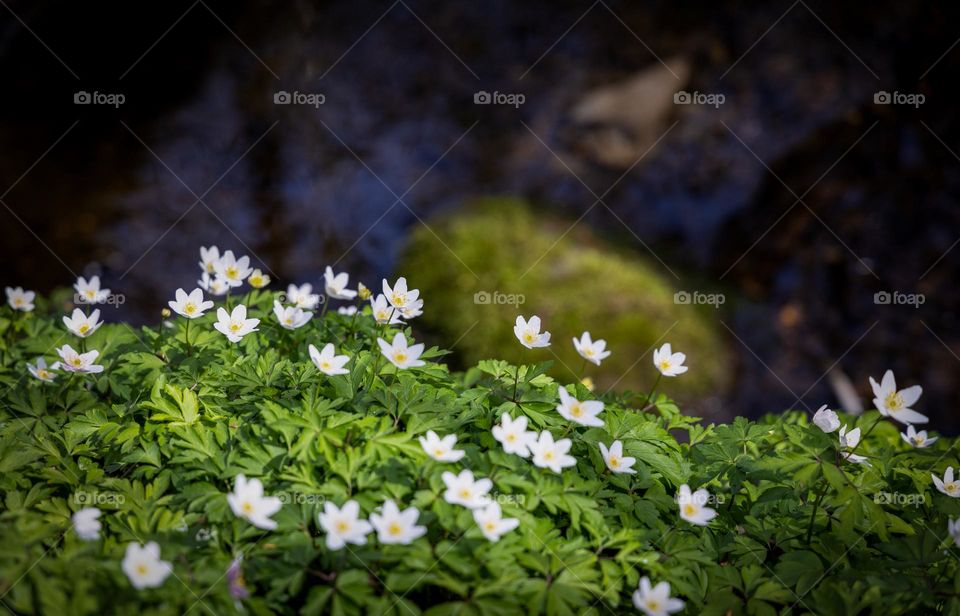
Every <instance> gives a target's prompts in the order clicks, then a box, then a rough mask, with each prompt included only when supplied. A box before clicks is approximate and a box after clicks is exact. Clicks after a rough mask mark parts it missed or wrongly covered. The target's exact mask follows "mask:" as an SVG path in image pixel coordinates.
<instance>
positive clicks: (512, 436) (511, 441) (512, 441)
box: [507, 434, 517, 443]
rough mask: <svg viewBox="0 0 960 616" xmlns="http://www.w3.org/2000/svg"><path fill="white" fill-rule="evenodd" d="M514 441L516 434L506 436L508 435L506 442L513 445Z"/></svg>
mask: <svg viewBox="0 0 960 616" xmlns="http://www.w3.org/2000/svg"><path fill="white" fill-rule="evenodd" d="M516 440H517V435H516V434H508V435H507V442H510V443H514V442H516Z"/></svg>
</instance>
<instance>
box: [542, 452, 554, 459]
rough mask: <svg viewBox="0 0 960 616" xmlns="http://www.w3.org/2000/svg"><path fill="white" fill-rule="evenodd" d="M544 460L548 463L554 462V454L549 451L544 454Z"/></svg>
mask: <svg viewBox="0 0 960 616" xmlns="http://www.w3.org/2000/svg"><path fill="white" fill-rule="evenodd" d="M543 459H544V460H547V461H549V460H553V452H552V451H548V452H547V453H545V454H543Z"/></svg>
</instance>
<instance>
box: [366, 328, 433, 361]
mask: <svg viewBox="0 0 960 616" xmlns="http://www.w3.org/2000/svg"><path fill="white" fill-rule="evenodd" d="M377 344H379V345H380V351H381V352H383V355H384V356H385V357H386V358H387V359H389V360H390V363H391V364H393V365H394V366H396V367H397V368H400V369H403V368H415V367H417V366H422V365H424V364H425V362H423V361H421V360H420V359H418V358H419V357H420V355H421V354H422V353H423V344H422V343H421V344H415V345H413V346H407V338H406V336H404V335H403V333H402V332H397V335H396V336H394V337H393V344H387V341H386V340H384V339H383V338H377Z"/></svg>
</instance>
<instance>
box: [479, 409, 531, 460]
mask: <svg viewBox="0 0 960 616" xmlns="http://www.w3.org/2000/svg"><path fill="white" fill-rule="evenodd" d="M490 431H491V432H493V438H495V439H496V440H498V441H500V444H501V445H503V450H504V451H505V452H507V453H515V454H517V455H518V456H520V457H521V458H526V457H529V456H530V446H531V445H533V444H534V443H536V442H537V433H536V432H528V431H527V418H526V416H524V415H521V416H520V417H517V418H516V419H514V420H512V421H511V419H510V415H509V414H508V413H504V414H503V415H502V416H501V417H500V424H499V425H496V426H494V427H493V428H492V429H491V430H490Z"/></svg>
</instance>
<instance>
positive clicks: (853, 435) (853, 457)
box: [840, 424, 870, 466]
mask: <svg viewBox="0 0 960 616" xmlns="http://www.w3.org/2000/svg"><path fill="white" fill-rule="evenodd" d="M859 444H860V428H854V429H853V430H850V431H849V432H847V425H846V424H844V425H843V427H842V428H840V449H856V448H857V445H859ZM841 454H842V455H843V457H844V458H845V459H847V460H850V461H851V462H854V463H856V464H866V465H867V466H870V463H869V462H867V458H866V457H864V456H861V455H859V454H855V453H852V452H850V453H844V452H841Z"/></svg>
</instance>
